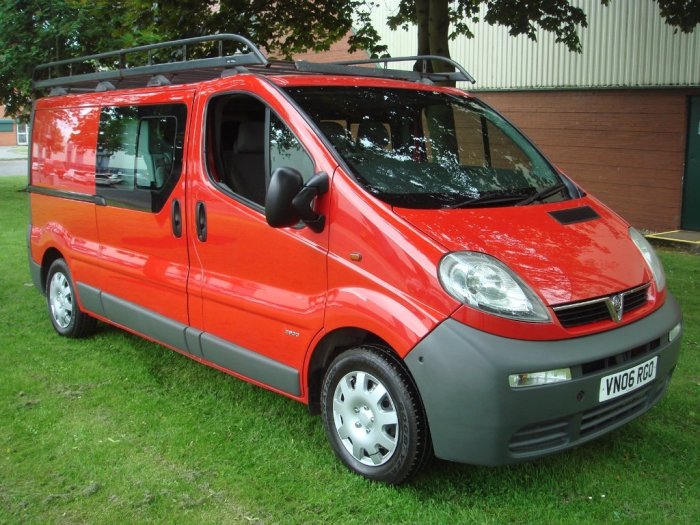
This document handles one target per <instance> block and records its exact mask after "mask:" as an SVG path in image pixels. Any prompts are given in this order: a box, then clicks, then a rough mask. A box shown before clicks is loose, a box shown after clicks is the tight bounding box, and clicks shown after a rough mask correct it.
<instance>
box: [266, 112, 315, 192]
mask: <svg viewBox="0 0 700 525" xmlns="http://www.w3.org/2000/svg"><path fill="white" fill-rule="evenodd" d="M282 167H285V168H294V169H296V170H297V171H299V173H301V176H302V177H303V178H304V182H306V181H307V180H309V179H310V178H311V176H312V175H313V174H314V163H313V161H312V160H311V157H309V154H308V153H306V150H305V149H304V147H303V146H302V145H301V142H299V139H297V138H296V136H294V134H293V133H292V131H291V130H290V129H289V128H288V127H287V126H285V125H284V123H282V121H281V120H280V119H279V117H277V115H275V114H273V113H270V175H272V174H273V173H274V172H275V170H276V169H277V168H282Z"/></svg>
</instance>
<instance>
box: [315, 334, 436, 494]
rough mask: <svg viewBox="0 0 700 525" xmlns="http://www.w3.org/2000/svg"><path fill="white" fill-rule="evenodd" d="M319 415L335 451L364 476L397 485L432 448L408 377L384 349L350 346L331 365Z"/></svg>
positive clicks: (415, 392)
mask: <svg viewBox="0 0 700 525" xmlns="http://www.w3.org/2000/svg"><path fill="white" fill-rule="evenodd" d="M321 414H322V417H323V426H324V428H325V430H326V434H327V436H328V440H329V441H330V443H331V446H332V447H333V450H334V452H335V453H336V455H337V456H338V457H339V458H340V460H341V461H342V462H343V463H344V464H345V465H346V466H347V467H348V468H349V469H350V470H352V471H354V472H356V473H358V474H360V475H362V476H364V477H366V478H368V479H371V480H376V481H382V482H385V483H389V484H393V485H397V484H399V483H402V482H404V481H406V480H407V479H408V478H410V477H411V476H413V475H415V474H416V472H418V470H420V468H421V467H422V466H423V464H424V463H425V461H426V460H427V458H428V457H429V455H430V453H431V452H432V445H431V443H430V434H429V431H428V425H427V420H426V418H425V413H424V410H423V406H422V404H421V401H420V398H419V396H418V393H417V391H416V388H415V386H414V384H413V381H412V380H411V378H410V376H409V375H408V373H407V372H406V371H405V370H404V369H403V367H402V366H401V364H400V362H399V361H398V360H397V358H395V357H394V356H393V354H391V353H390V352H389V350H387V349H386V348H383V347H374V346H363V347H358V348H354V349H351V350H348V351H346V352H343V353H342V354H340V355H339V356H338V357H337V358H336V359H335V360H334V361H333V362H332V363H331V366H330V367H329V368H328V371H327V372H326V375H325V377H324V380H323V386H322V390H321Z"/></svg>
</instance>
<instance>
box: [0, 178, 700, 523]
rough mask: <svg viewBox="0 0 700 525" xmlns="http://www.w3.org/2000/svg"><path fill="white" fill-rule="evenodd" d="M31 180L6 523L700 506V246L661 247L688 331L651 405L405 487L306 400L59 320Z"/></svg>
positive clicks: (521, 517)
mask: <svg viewBox="0 0 700 525" xmlns="http://www.w3.org/2000/svg"><path fill="white" fill-rule="evenodd" d="M23 185H24V180H23V179H20V178H3V179H0V224H1V225H2V230H0V262H1V264H2V266H1V267H2V269H3V271H2V272H1V273H0V290H1V292H0V294H1V295H0V333H2V334H3V336H4V337H3V344H2V350H1V354H0V355H1V358H2V361H1V363H2V364H1V365H0V366H1V368H0V523H37V524H45V523H61V524H65V523H119V524H122V523H161V522H166V523H178V524H180V523H216V524H219V523H341V522H342V523H344V524H351V523H487V524H489V523H493V524H501V523H576V524H581V523H653V524H657V523H673V524H677V523H688V524H691V523H692V524H694V523H700V498H698V495H700V475H699V473H700V459H699V458H700V453H699V452H698V451H699V450H700V415H699V412H700V359H698V350H699V348H698V347H699V345H700V343H699V342H700V329H699V328H698V326H699V324H700V323H699V321H700V319H699V312H700V294H699V293H698V290H699V288H700V287H699V284H700V257H695V256H691V255H687V254H683V253H672V252H665V253H662V254H661V256H662V258H663V260H664V263H665V265H666V270H667V274H668V281H669V287H670V289H671V290H672V291H673V292H674V293H675V294H676V295H677V297H678V298H679V299H680V301H681V304H682V307H683V310H684V314H685V323H686V325H685V326H686V333H685V339H684V343H683V348H682V352H681V359H680V363H679V365H678V368H677V371H676V374H675V376H674V379H673V381H672V383H671V386H670V390H669V393H668V395H667V397H666V398H665V399H664V400H663V401H662V402H661V403H660V404H659V406H657V407H656V408H654V409H653V410H652V411H651V412H650V413H649V414H648V415H646V416H644V417H642V418H641V419H638V420H637V421H635V422H633V423H632V424H630V425H628V426H626V427H625V428H623V429H620V430H619V431H617V432H614V433H612V434H610V435H608V436H606V437H605V438H603V439H601V440H598V441H596V442H594V443H591V444H589V445H586V446H583V447H580V448H578V449H575V450H573V451H570V452H567V453H564V454H560V455H557V456H554V457H551V458H547V459H544V460H540V461H537V462H533V463H526V464H522V465H516V466H511V467H506V468H483V467H472V466H467V465H456V464H451V463H446V462H439V461H436V462H434V463H433V464H432V465H431V466H430V467H429V468H428V469H427V470H426V471H425V472H424V473H423V474H421V475H420V476H419V477H418V478H417V479H416V480H415V481H414V482H412V483H410V484H408V485H405V486H402V487H398V488H396V487H388V486H383V485H380V484H376V483H371V482H368V481H366V480H364V479H362V478H360V477H358V476H355V475H352V474H351V473H349V472H348V471H347V470H346V469H345V468H344V467H342V466H341V465H340V464H339V463H338V462H337V461H336V460H335V458H334V456H333V454H332V452H331V449H330V447H329V446H328V445H327V444H326V439H325V436H324V434H323V430H322V427H321V422H320V420H319V419H318V418H316V417H312V416H310V415H308V413H307V410H306V407H304V406H303V405H301V404H298V403H296V402H294V401H291V400H289V399H286V398H284V397H282V396H278V395H275V394H272V393H270V392H267V391H265V390H263V389H260V388H257V387H253V386H251V385H248V384H246V383H243V382H242V381H238V380H235V379H233V378H231V377H229V376H227V375H225V374H222V373H220V372H217V371H215V370H212V369H209V368H206V367H204V366H201V365H198V364H197V363H195V362H194V361H191V360H189V359H188V358H186V357H183V356H181V355H178V354H176V353H174V352H171V351H169V350H167V349H165V348H163V347H161V346H158V345H155V344H151V343H149V342H146V341H144V340H142V339H139V338H138V337H134V336H131V335H128V334H126V333H124V332H122V331H119V330H117V329H114V328H111V327H107V326H104V325H102V326H101V327H100V330H99V332H98V333H97V335H96V336H94V337H93V338H91V339H88V340H81V341H75V340H69V339H65V338H60V337H58V336H57V335H55V333H54V332H53V329H52V328H51V324H50V323H49V320H48V318H47V314H46V311H45V304H44V301H43V298H42V297H41V295H40V294H39V293H38V291H37V290H36V289H34V288H33V287H32V286H31V284H30V277H29V274H28V270H27V259H26V257H27V256H26V248H25V234H26V218H27V194H26V193H24V192H21V191H20V190H21V189H22V187H23Z"/></svg>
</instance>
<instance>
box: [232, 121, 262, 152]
mask: <svg viewBox="0 0 700 525" xmlns="http://www.w3.org/2000/svg"><path fill="white" fill-rule="evenodd" d="M264 151H265V123H264V122H258V121H254V120H246V121H243V122H241V124H240V126H238V137H236V145H235V147H234V153H263V152H264Z"/></svg>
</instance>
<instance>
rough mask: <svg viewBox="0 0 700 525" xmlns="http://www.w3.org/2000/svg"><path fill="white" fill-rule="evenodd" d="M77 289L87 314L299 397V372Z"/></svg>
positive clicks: (132, 306)
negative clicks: (89, 313)
mask: <svg viewBox="0 0 700 525" xmlns="http://www.w3.org/2000/svg"><path fill="white" fill-rule="evenodd" d="M77 287H78V293H79V295H80V301H81V303H82V305H83V308H85V309H86V310H88V311H89V312H92V313H94V314H96V315H99V316H100V317H103V318H105V319H108V320H109V321H112V322H114V323H116V324H118V325H121V326H124V327H126V328H129V329H130V330H134V331H135V332H138V333H140V334H143V335H145V336H147V337H149V338H151V339H153V340H155V341H159V342H161V343H163V344H166V345H168V346H170V347H172V348H176V349H177V350H180V351H181V352H186V353H188V354H192V355H193V356H196V357H199V358H202V359H205V360H207V361H210V362H212V363H214V364H216V365H219V366H221V367H223V368H225V369H227V370H230V371H231V372H235V373H237V374H240V375H242V376H244V377H247V378H249V379H252V380H254V381H257V382H259V383H263V384H265V385H268V386H270V387H272V388H275V389H277V390H280V391H282V392H287V393H288V394H291V395H294V396H298V395H300V394H301V390H300V385H299V372H298V371H297V370H296V369H294V368H292V367H289V366H287V365H284V364H282V363H279V362H277V361H275V360H273V359H270V358H269V357H265V356H263V355H260V354H258V353H256V352H253V351H251V350H247V349H245V348H242V347H240V346H237V345H235V344H233V343H231V342H229V341H226V340H224V339H221V338H219V337H216V336H214V335H211V334H208V333H206V332H202V331H201V330H198V329H196V328H193V327H191V326H187V325H185V324H182V323H180V322H178V321H174V320H172V319H170V318H168V317H165V316H163V315H160V314H158V313H156V312H153V311H151V310H147V309H146V308H143V307H141V306H138V305H136V304H134V303H131V302H129V301H125V300H123V299H120V298H119V297H116V296H114V295H112V294H108V293H105V292H103V291H101V290H99V289H97V288H94V287H92V286H88V285H86V284H83V283H78V284H77Z"/></svg>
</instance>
